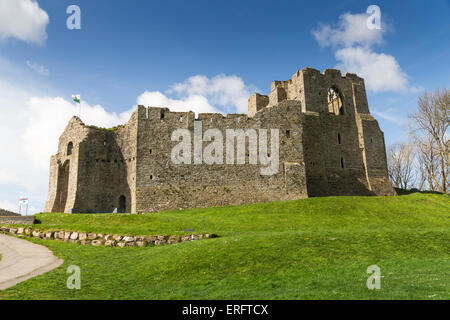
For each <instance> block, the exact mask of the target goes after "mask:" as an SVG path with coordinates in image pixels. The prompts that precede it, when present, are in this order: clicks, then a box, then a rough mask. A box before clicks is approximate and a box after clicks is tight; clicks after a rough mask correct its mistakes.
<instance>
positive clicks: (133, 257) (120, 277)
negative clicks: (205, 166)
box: [0, 193, 450, 299]
mask: <svg viewBox="0 0 450 320" xmlns="http://www.w3.org/2000/svg"><path fill="white" fill-rule="evenodd" d="M449 200H450V197H449V196H447V195H437V194H420V193H415V194H411V195H406V196H399V197H328V198H311V199H303V200H297V201H288V202H276V203H267V204H257V205H247V206H236V207H223V208H206V209H192V210H184V211H170V212H162V213H155V214H149V215H121V214H104V215H69V214H41V215H38V217H37V218H38V219H39V220H40V221H41V222H42V224H41V225H38V226H37V227H38V228H39V229H41V230H52V229H65V230H77V231H87V232H103V233H118V234H133V235H154V234H182V233H184V232H183V231H182V230H184V229H188V228H189V229H190V228H193V229H195V232H196V233H197V232H198V233H208V232H209V233H216V234H218V235H219V236H220V237H219V238H215V239H206V240H201V241H194V242H187V243H179V244H175V245H169V246H161V247H147V248H131V247H130V248H108V247H93V246H81V245H76V244H71V243H64V242H58V241H51V240H33V241H34V242H36V243H39V244H43V245H45V246H47V247H48V248H50V249H51V250H53V252H54V253H55V254H56V255H57V256H59V257H61V258H63V259H64V260H65V262H64V265H63V266H61V267H60V268H58V269H56V270H54V271H51V272H49V273H47V274H44V275H41V276H38V277H36V278H33V279H30V280H28V281H26V282H24V283H21V284H19V285H17V286H15V287H13V288H10V289H8V290H5V291H3V292H0V299H449V298H450V288H449V285H450V250H449V249H450V246H449V244H450V220H449V218H450V202H449ZM373 264H376V265H378V266H379V267H380V268H381V274H382V280H381V289H380V290H368V289H367V287H366V280H367V277H368V274H367V273H366V269H367V267H368V266H370V265H373ZM69 265H77V266H79V267H80V268H81V275H82V276H81V279H82V289H81V290H69V289H67V288H66V281H67V277H68V276H69V275H68V274H67V273H66V269H67V267H68V266H69Z"/></svg>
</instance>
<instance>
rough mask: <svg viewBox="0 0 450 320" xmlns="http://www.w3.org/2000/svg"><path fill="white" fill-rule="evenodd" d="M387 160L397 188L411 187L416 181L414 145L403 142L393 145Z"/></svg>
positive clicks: (392, 179)
mask: <svg viewBox="0 0 450 320" xmlns="http://www.w3.org/2000/svg"><path fill="white" fill-rule="evenodd" d="M387 160H388V174H389V178H390V179H391V181H392V184H393V185H394V186H395V187H397V188H402V189H408V188H410V187H411V186H412V184H413V183H414V182H415V173H414V148H413V146H412V145H411V144H409V143H403V142H399V143H395V144H393V145H391V146H390V147H389V149H388V159H387Z"/></svg>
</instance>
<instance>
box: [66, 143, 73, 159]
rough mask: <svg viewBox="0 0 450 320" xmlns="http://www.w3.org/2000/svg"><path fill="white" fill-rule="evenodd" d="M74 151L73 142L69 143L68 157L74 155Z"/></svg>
mask: <svg viewBox="0 0 450 320" xmlns="http://www.w3.org/2000/svg"><path fill="white" fill-rule="evenodd" d="M72 149H73V143H72V141H70V142H69V144H68V145H67V155H68V156H70V155H71V154H72Z"/></svg>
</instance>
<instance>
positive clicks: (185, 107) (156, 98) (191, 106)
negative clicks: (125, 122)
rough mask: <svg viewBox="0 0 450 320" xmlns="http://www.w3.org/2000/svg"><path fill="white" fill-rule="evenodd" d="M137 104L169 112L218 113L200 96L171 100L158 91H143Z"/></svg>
mask: <svg viewBox="0 0 450 320" xmlns="http://www.w3.org/2000/svg"><path fill="white" fill-rule="evenodd" d="M137 104H138V105H139V104H141V105H144V106H152V107H165V108H169V109H170V110H171V111H177V112H181V111H184V112H186V111H194V112H195V113H196V114H199V113H208V112H211V113H215V112H219V110H217V109H216V108H214V107H213V106H212V105H211V104H210V103H209V102H208V99H207V98H205V97H204V96H201V95H190V96H188V97H186V98H182V99H171V98H169V97H167V96H166V95H165V94H163V93H161V92H159V91H152V92H149V91H145V92H144V93H143V94H141V95H140V96H139V97H138V98H137Z"/></svg>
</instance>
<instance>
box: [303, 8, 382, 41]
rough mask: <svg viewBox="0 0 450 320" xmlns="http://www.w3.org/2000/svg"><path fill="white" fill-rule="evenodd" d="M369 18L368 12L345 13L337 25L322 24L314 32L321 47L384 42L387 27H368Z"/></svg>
mask: <svg viewBox="0 0 450 320" xmlns="http://www.w3.org/2000/svg"><path fill="white" fill-rule="evenodd" d="M368 18H369V15H368V14H366V13H361V14H351V13H345V14H343V15H341V16H339V21H338V23H337V25H336V26H335V27H331V26H330V25H327V24H321V25H320V26H319V28H318V29H316V30H313V31H312V34H313V36H314V38H315V39H316V40H317V42H319V44H320V46H321V47H327V46H332V47H334V46H344V47H351V46H353V45H361V46H364V47H370V46H372V45H374V44H380V43H382V42H383V32H384V30H385V29H383V28H382V29H369V28H367V19H368Z"/></svg>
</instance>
